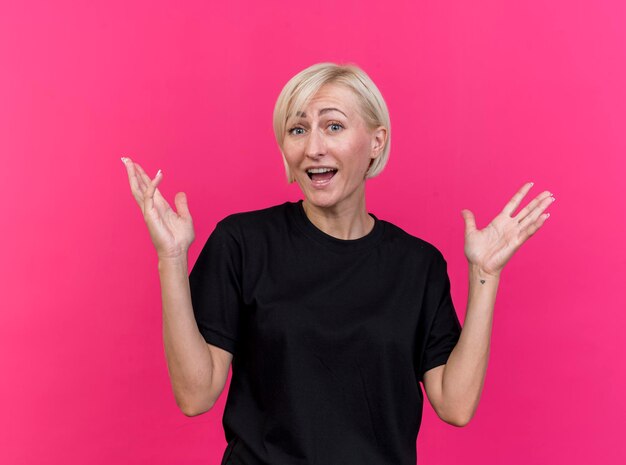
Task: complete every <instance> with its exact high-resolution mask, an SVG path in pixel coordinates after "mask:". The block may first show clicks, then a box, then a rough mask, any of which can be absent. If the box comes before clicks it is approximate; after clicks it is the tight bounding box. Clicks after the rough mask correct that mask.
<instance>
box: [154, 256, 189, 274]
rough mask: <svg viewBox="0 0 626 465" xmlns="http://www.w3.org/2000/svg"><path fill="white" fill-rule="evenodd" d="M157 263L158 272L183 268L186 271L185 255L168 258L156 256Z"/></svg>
mask: <svg viewBox="0 0 626 465" xmlns="http://www.w3.org/2000/svg"><path fill="white" fill-rule="evenodd" d="M158 259H159V262H158V267H159V271H161V270H163V269H171V268H183V267H184V268H185V270H186V269H187V254H181V255H169V256H161V255H159V256H158Z"/></svg>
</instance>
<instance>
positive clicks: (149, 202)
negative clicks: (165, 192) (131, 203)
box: [144, 170, 163, 211]
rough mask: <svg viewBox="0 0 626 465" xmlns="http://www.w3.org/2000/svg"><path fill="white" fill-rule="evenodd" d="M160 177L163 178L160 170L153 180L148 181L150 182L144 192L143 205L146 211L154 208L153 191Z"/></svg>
mask: <svg viewBox="0 0 626 465" xmlns="http://www.w3.org/2000/svg"><path fill="white" fill-rule="evenodd" d="M162 178H163V175H162V174H161V170H159V171H157V174H156V176H155V177H154V179H153V180H151V181H150V184H149V185H148V189H146V192H145V194H144V207H145V208H146V211H150V210H152V209H153V208H155V207H154V192H155V191H156V187H157V186H158V185H159V183H160V182H161V179H162Z"/></svg>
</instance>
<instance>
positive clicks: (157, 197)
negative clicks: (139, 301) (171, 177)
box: [122, 157, 195, 258]
mask: <svg viewBox="0 0 626 465" xmlns="http://www.w3.org/2000/svg"><path fill="white" fill-rule="evenodd" d="M122 162H124V164H125V165H126V171H127V173H128V181H129V182H130V189H131V191H132V194H133V197H135V200H136V201H137V203H138V204H139V208H141V212H142V213H143V218H144V220H145V222H146V225H147V226H148V231H149V232H150V238H151V239H152V243H153V244H154V247H155V248H156V250H157V254H158V256H159V258H180V257H183V256H186V255H187V250H188V249H189V246H190V245H191V243H192V242H193V240H194V238H195V233H194V230H193V221H192V219H191V215H190V214H189V207H188V205H187V196H186V195H185V193H184V192H178V193H177V194H176V196H175V197H174V203H175V204H176V210H178V213H177V212H175V211H174V210H172V208H171V207H170V205H169V204H168V203H167V200H165V198H164V197H163V195H161V193H160V192H159V190H158V189H157V186H158V185H159V184H160V183H161V180H162V179H163V173H162V172H161V170H159V172H158V173H157V174H156V176H155V177H154V179H150V177H149V176H148V175H147V174H146V172H145V171H144V170H143V168H141V166H139V164H138V163H135V162H133V161H132V160H131V159H130V158H127V157H122Z"/></svg>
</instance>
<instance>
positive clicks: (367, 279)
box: [189, 200, 461, 465]
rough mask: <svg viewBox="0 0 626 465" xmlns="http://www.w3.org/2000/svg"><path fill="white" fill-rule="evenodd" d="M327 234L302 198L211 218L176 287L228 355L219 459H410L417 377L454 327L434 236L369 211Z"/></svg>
mask: <svg viewBox="0 0 626 465" xmlns="http://www.w3.org/2000/svg"><path fill="white" fill-rule="evenodd" d="M370 215H371V216H372V217H373V218H374V220H375V225H374V228H373V229H372V231H371V232H370V233H369V234H367V235H366V236H364V237H361V238H359V239H354V240H342V239H337V238H335V237H332V236H330V235H328V234H326V233H324V232H323V231H321V230H320V229H318V228H317V227H316V226H315V225H314V224H313V223H312V222H311V221H310V220H309V219H308V217H307V216H306V213H305V212H304V209H303V207H302V200H299V201H298V202H285V203H283V204H282V205H276V206H272V207H269V208H265V209H262V210H256V211H250V212H243V213H235V214H232V215H229V216H227V217H226V218H224V219H223V220H221V221H220V222H218V223H217V225H216V227H215V230H214V231H213V233H211V235H210V237H209V239H208V240H207V242H206V244H205V246H204V247H203V249H202V251H201V253H200V255H199V257H198V260H197V261H196V263H195V265H194V267H193V269H192V271H191V274H190V276H189V283H190V287H191V297H192V304H193V309H194V314H195V318H196V322H197V324H198V328H199V330H200V333H201V334H202V335H203V337H204V339H205V340H206V341H207V342H208V343H210V344H213V345H215V346H218V347H221V348H222V349H225V350H227V351H229V352H231V353H232V354H233V362H232V377H231V383H230V389H229V391H228V397H227V400H226V406H225V410H224V417H223V420H222V422H223V426H224V432H225V436H226V441H227V442H228V447H227V448H226V451H225V453H224V457H223V460H222V465H226V464H230V465H352V464H354V465H387V464H389V465H415V463H416V440H417V434H418V431H419V427H420V424H421V419H422V406H423V395H422V389H421V387H420V385H419V382H420V381H422V376H423V374H424V372H425V371H427V370H429V369H431V368H434V367H436V366H439V365H443V364H445V363H446V361H447V359H448V356H449V355H450V352H451V351H452V349H453V348H454V346H455V345H456V343H457V341H458V339H459V336H460V333H461V325H460V323H459V320H458V318H457V315H456V312H455V309H454V306H453V304H452V299H451V296H450V281H449V278H448V274H447V265H446V261H445V260H444V258H443V256H442V254H441V253H440V252H439V250H438V249H437V248H435V246H433V245H431V244H430V243H428V242H426V241H424V240H422V239H419V238H417V237H414V236H412V235H410V234H408V233H406V232H405V231H403V230H402V229H400V228H398V227H397V226H395V225H393V224H391V223H389V222H387V221H383V220H380V219H378V218H377V217H376V216H375V215H373V214H371V213H370Z"/></svg>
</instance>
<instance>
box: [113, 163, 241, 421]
mask: <svg viewBox="0 0 626 465" xmlns="http://www.w3.org/2000/svg"><path fill="white" fill-rule="evenodd" d="M122 161H123V162H124V164H125V165H126V168H127V172H128V177H129V182H130V186H131V191H132V193H133V196H134V197H135V200H136V201H137V203H138V204H139V206H140V208H141V211H142V213H143V216H144V220H145V222H146V224H147V226H148V230H149V232H150V237H151V239H152V242H153V244H154V246H155V248H156V250H157V255H158V259H159V261H158V268H159V278H160V282H161V298H162V306H163V345H164V349H165V356H166V359H167V367H168V372H169V376H170V380H171V383H172V388H173V391H174V397H175V398H176V403H177V405H178V406H179V408H180V409H181V410H182V411H183V413H184V414H185V415H188V416H193V415H198V414H201V413H204V412H206V411H208V410H209V409H211V407H213V405H214V404H215V401H216V400H217V398H218V397H219V395H220V394H221V392H222V390H223V389H224V386H225V384H226V379H227V376H228V371H229V368H230V363H231V361H232V354H230V353H229V352H227V351H225V350H223V349H221V348H219V347H215V346H212V345H210V344H207V343H206V342H205V340H204V338H203V337H202V335H201V334H200V331H199V329H198V326H197V324H196V321H195V318H194V313H193V307H192V304H191V292H190V289H189V275H188V267H187V251H188V249H189V246H190V245H191V243H192V242H193V240H194V237H195V234H194V231H193V222H192V219H191V215H190V213H189V208H188V206H187V198H186V196H185V194H184V193H183V192H179V193H177V194H176V196H175V199H174V201H175V203H176V208H177V210H178V213H177V212H174V211H173V210H172V209H171V207H170V206H169V204H168V203H167V201H166V200H165V199H164V198H163V196H162V195H161V193H160V192H159V191H158V189H157V186H158V184H159V183H160V182H161V179H162V177H163V174H162V173H161V172H160V171H159V173H157V175H156V176H155V178H154V179H153V180H151V179H150V178H149V177H148V175H147V174H146V173H145V172H144V170H143V169H142V168H141V166H139V164H137V163H135V162H133V161H132V160H131V159H129V158H123V159H122Z"/></svg>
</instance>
